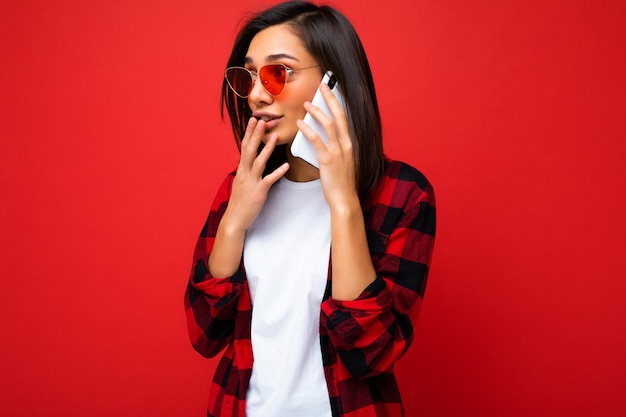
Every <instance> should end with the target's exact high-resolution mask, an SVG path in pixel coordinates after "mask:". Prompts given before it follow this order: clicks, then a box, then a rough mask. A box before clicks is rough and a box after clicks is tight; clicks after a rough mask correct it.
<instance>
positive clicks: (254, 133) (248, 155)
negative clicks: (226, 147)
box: [241, 117, 265, 167]
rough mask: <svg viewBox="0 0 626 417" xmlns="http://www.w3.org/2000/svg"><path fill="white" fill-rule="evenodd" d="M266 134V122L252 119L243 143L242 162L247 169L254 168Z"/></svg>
mask: <svg viewBox="0 0 626 417" xmlns="http://www.w3.org/2000/svg"><path fill="white" fill-rule="evenodd" d="M264 134H265V122H264V121H263V120H257V119H256V118H254V117H252V118H250V121H249V122H248V126H247V127H246V133H245V134H244V137H243V140H242V141H241V162H243V163H244V164H245V166H246V167H252V164H253V163H254V160H255V159H256V158H257V154H258V151H259V145H260V144H261V139H262V138H263V135H264Z"/></svg>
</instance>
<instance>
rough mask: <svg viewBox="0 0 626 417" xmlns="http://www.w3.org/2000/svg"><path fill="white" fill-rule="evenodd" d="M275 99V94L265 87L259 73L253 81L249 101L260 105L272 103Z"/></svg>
mask: <svg viewBox="0 0 626 417" xmlns="http://www.w3.org/2000/svg"><path fill="white" fill-rule="evenodd" d="M273 100H274V96H272V95H271V94H270V93H268V92H267V90H266V89H265V87H263V81H261V77H259V76H258V75H257V77H256V80H254V82H253V83H252V90H250V94H249V95H248V101H249V102H251V103H254V104H256V105H258V104H259V103H271V102H272V101H273Z"/></svg>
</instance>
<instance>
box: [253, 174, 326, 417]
mask: <svg viewBox="0 0 626 417" xmlns="http://www.w3.org/2000/svg"><path fill="white" fill-rule="evenodd" d="M329 256H330V213H329V208H328V204H327V203H326V201H325V200H324V195H323V193H322V188H321V182H320V181H319V180H316V181H311V182H292V181H289V180H287V179H286V178H281V179H280V180H279V181H278V182H277V183H276V184H274V185H273V186H272V188H271V189H270V192H269V195H268V198H267V201H266V202H265V205H264V206H263V209H262V210H261V213H260V214H259V216H258V217H257V219H256V220H255V222H254V224H253V225H252V227H250V229H248V232H247V233H246V238H245V243H244V250H243V261H244V266H245V269H246V276H247V279H248V284H249V287H250V296H251V299H252V352H253V355H254V364H253V367H252V376H251V378H250V385H249V388H248V393H247V397H246V416H247V417H268V416H271V417H294V416H297V417H330V416H331V410H330V401H329V395H328V388H327V386H326V380H325V378H324V369H323V365H322V354H321V348H320V337H319V319H320V304H321V302H322V298H323V295H324V290H325V288H326V279H327V275H328V262H329Z"/></svg>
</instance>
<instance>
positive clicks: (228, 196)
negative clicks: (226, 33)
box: [185, 2, 435, 417]
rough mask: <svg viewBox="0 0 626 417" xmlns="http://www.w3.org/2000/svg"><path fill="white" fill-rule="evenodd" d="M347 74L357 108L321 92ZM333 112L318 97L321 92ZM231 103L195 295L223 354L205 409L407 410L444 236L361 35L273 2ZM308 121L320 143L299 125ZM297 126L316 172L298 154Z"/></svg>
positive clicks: (199, 330)
mask: <svg viewBox="0 0 626 417" xmlns="http://www.w3.org/2000/svg"><path fill="white" fill-rule="evenodd" d="M328 70H330V71H332V72H333V73H334V75H335V76H336V78H337V80H338V83H339V86H340V87H339V88H340V89H341V91H342V92H343V95H344V96H345V110H343V109H342V107H341V106H340V105H339V103H338V101H337V99H336V97H335V96H334V94H333V92H332V91H331V90H330V89H328V88H325V87H324V85H320V81H321V80H322V76H323V74H324V73H326V71H328ZM318 87H319V88H320V89H321V92H322V95H323V97H324V99H325V101H326V103H327V104H328V106H329V107H330V109H331V112H332V116H333V117H332V118H330V117H328V116H326V115H325V114H324V113H323V112H322V111H321V110H320V109H319V108H318V107H316V106H313V105H312V104H311V103H310V102H309V101H310V100H311V99H312V97H313V95H314V93H315V91H316V90H317V89H318ZM222 103H223V107H224V108H225V109H226V110H227V112H228V115H229V117H230V121H231V124H232V128H233V132H234V136H235V140H236V142H237V145H238V147H239V150H240V153H241V159H240V162H239V166H238V167H237V170H236V172H232V173H230V174H229V175H228V176H227V177H226V179H225V181H224V183H223V185H222V186H221V188H220V189H219V191H218V193H217V196H216V198H215V202H214V203H213V206H212V208H211V211H210V214H209V217H208V220H207V222H206V224H205V226H204V228H203V230H202V232H201V234H200V238H199V240H198V243H197V246H196V249H195V254H194V264H193V267H192V271H191V277H190V280H189V285H188V287H187V291H186V294H185V307H186V311H187V320H188V328H189V334H190V337H191V341H192V343H193V346H194V347H195V349H196V350H198V352H200V353H201V354H202V355H204V356H206V357H213V356H215V355H217V354H219V353H220V352H222V351H224V353H223V356H222V358H221V361H220V362H219V365H218V367H217V370H216V373H215V376H214V378H213V384H212V387H211V390H210V394H209V405H208V413H207V415H208V416H221V417H230V416H240V417H243V416H247V417H257V416H262V417H281V416H284V417H293V416H298V417H331V416H334V417H339V416H346V417H348V416H350V417H358V416H401V415H403V413H404V411H403V407H402V402H401V399H400V395H399V391H398V387H397V385H396V381H395V377H394V374H393V366H394V364H395V362H396V361H397V360H398V359H399V358H400V357H401V356H402V355H403V354H404V353H405V352H406V350H407V349H408V347H409V345H410V344H411V342H412V341H413V326H414V323H415V320H416V319H417V315H418V311H419V308H420V304H421V300H422V297H423V295H424V289H425V285H426V277H427V274H428V269H429V263H430V258H431V252H432V248H433V243H434V234H435V205H434V194H433V189H432V187H431V185H430V184H429V183H428V181H427V180H426V178H424V176H423V175H422V174H421V173H420V172H418V171H417V170H415V169H414V168H411V167H410V166H408V165H406V164H404V163H401V162H396V161H392V160H390V159H387V158H386V157H385V156H384V155H383V150H382V138H381V136H382V135H381V127H380V116H379V112H378V105H377V101H376V94H375V91H374V84H373V80H372V76H371V72H370V68H369V64H368V62H367V58H366V56H365V52H364V50H363V47H362V45H361V42H360V40H359V38H358V36H357V34H356V33H355V31H354V29H353V27H352V26H351V24H350V23H349V22H348V20H347V19H346V18H345V17H344V16H343V15H342V14H340V13H339V12H337V11H336V10H334V9H333V8H330V7H327V6H323V7H318V6H316V5H314V4H311V3H307V2H288V3H282V4H279V5H277V6H274V7H272V8H270V9H268V10H265V11H263V12H262V13H260V14H258V15H256V16H254V17H253V18H251V19H250V20H249V21H248V22H247V23H246V24H245V26H243V28H242V29H241V31H240V33H239V35H238V37H237V39H236V41H235V45H234V47H233V50H232V54H231V56H230V59H229V61H228V65H227V69H226V75H225V80H224V84H223V89H222ZM307 112H309V113H310V114H311V115H312V116H313V117H314V118H315V119H316V120H317V121H319V122H320V123H321V124H322V125H323V126H324V129H325V131H326V133H327V135H328V138H329V140H328V143H327V144H326V143H324V142H323V141H322V140H321V139H320V137H319V135H318V134H317V133H315V131H314V130H313V129H311V127H310V126H307V125H306V124H304V123H303V122H302V119H303V118H304V116H305V114H306V113H307ZM299 129H301V130H302V131H303V133H304V134H305V136H306V137H307V139H308V140H309V141H311V142H312V144H313V145H314V147H315V150H316V154H317V158H318V161H319V169H318V168H315V167H314V166H312V165H309V164H308V163H307V162H305V161H303V160H301V159H299V158H296V157H294V156H293V155H292V154H291V152H290V145H291V143H292V141H293V140H294V137H295V136H296V133H297V132H298V130H299Z"/></svg>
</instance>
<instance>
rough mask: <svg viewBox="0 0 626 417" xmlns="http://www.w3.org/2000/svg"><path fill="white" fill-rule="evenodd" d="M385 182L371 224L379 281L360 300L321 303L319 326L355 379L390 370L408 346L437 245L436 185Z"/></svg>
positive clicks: (420, 179)
mask: <svg viewBox="0 0 626 417" xmlns="http://www.w3.org/2000/svg"><path fill="white" fill-rule="evenodd" d="M412 172H414V173H415V175H418V176H419V175H421V174H419V172H417V171H412ZM383 182H384V184H383V186H382V191H380V192H379V194H378V196H379V201H378V202H377V203H376V204H375V205H374V206H373V208H372V209H371V210H373V212H372V211H370V213H368V216H373V217H374V220H368V221H367V223H368V226H367V228H368V243H369V246H370V252H371V255H372V261H373V264H374V268H375V270H376V275H377V276H376V279H375V280H374V282H373V283H372V284H370V285H369V286H368V287H367V288H366V289H365V290H364V291H363V293H362V294H361V295H360V296H359V297H358V298H357V299H356V300H352V301H338V300H333V299H332V298H329V299H327V300H325V301H324V302H323V303H322V316H321V324H322V326H324V327H325V328H326V331H327V333H328V337H329V339H330V342H331V344H332V345H333V346H334V349H335V350H336V352H337V355H338V359H339V360H340V362H341V363H342V364H343V368H344V369H345V371H346V372H348V374H349V376H353V377H369V376H373V375H377V374H380V373H382V372H387V371H388V370H389V369H390V368H391V367H392V366H393V364H394V363H395V361H396V360H398V359H399V358H400V357H401V356H402V355H403V354H404V353H405V352H406V350H407V349H408V347H409V346H410V344H411V342H412V341H413V329H414V325H415V322H416V320H417V316H418V313H419V310H420V306H421V302H422V299H423V297H424V291H425V287H426V280H427V276H428V271H429V267H430V260H431V256H432V250H433V245H434V238H435V196H434V191H433V189H432V186H431V185H430V184H429V183H428V182H427V181H426V179H425V178H423V177H417V178H413V179H411V176H408V178H405V179H403V178H401V176H399V177H398V178H385V180H384V181H383ZM391 190H393V191H391ZM370 223H374V226H373V227H370V226H371V225H370Z"/></svg>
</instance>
